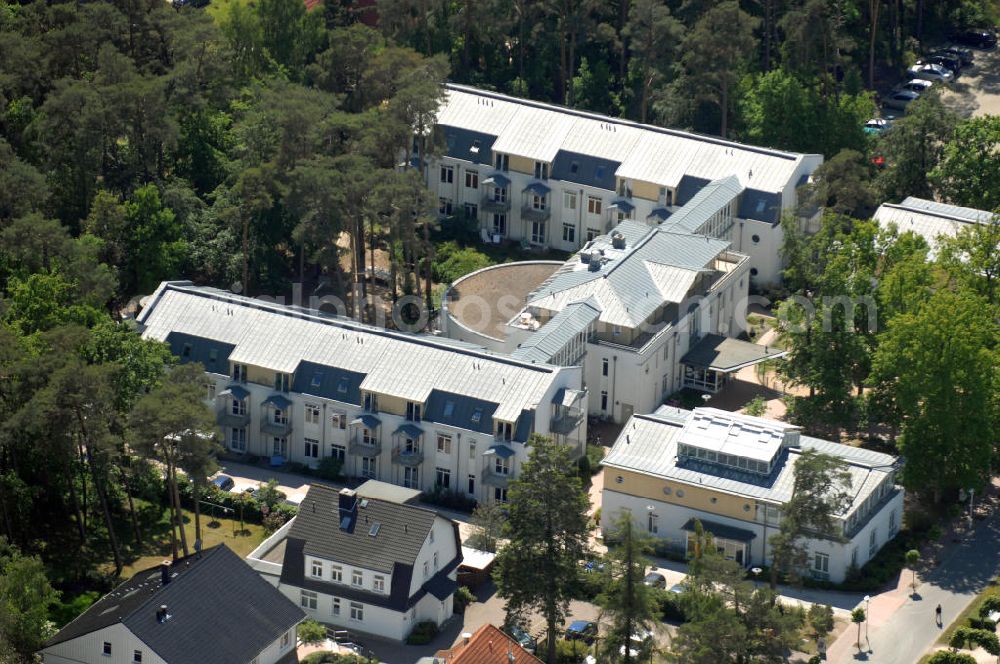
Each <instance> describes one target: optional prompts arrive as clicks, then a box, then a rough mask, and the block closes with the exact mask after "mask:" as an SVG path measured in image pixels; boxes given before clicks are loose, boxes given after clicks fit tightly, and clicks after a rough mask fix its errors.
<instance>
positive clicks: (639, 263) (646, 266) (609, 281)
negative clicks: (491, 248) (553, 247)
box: [528, 222, 729, 330]
mask: <svg viewBox="0 0 1000 664" xmlns="http://www.w3.org/2000/svg"><path fill="white" fill-rule="evenodd" d="M636 224H637V222H626V223H623V224H620V225H619V226H618V227H617V228H615V229H614V230H613V231H612V232H611V234H609V235H608V236H602V237H601V238H600V239H599V240H596V241H595V242H593V243H588V244H587V245H586V246H585V247H584V248H583V249H581V250H580V252H578V253H577V254H576V255H574V256H573V257H572V258H570V259H569V260H568V261H567V262H566V263H565V264H564V265H563V266H562V267H561V268H559V270H557V271H556V272H555V273H554V274H553V275H552V277H551V278H550V279H549V280H548V281H546V282H545V283H543V284H542V285H541V286H540V287H539V288H538V289H537V290H536V291H534V292H533V293H531V294H530V295H529V296H528V305H529V306H532V307H537V308H539V309H545V310H548V311H561V310H563V309H565V308H566V306H567V305H569V304H570V303H572V302H576V301H580V300H586V299H588V298H593V299H594V300H595V301H596V302H597V304H598V306H599V307H600V309H601V313H600V320H601V322H603V323H606V324H611V325H622V326H626V327H633V328H634V327H638V326H639V325H640V324H642V323H644V322H646V321H647V319H648V318H649V317H650V316H651V315H653V314H654V313H655V312H656V311H657V310H659V309H660V308H661V307H662V306H663V305H664V304H666V303H670V302H674V303H677V302H681V301H683V300H684V298H685V296H686V295H687V294H688V292H689V291H690V289H691V288H692V286H693V285H694V283H695V281H696V279H697V278H698V276H699V274H701V273H702V272H703V271H706V270H708V271H711V270H712V269H713V262H714V261H715V259H716V257H718V256H719V254H721V253H722V252H723V251H725V250H726V249H727V248H728V247H729V242H728V241H726V240H717V239H715V238H710V237H707V236H703V235H693V234H691V233H684V232H676V231H672V230H670V229H667V228H663V227H655V228H650V227H648V226H645V225H642V224H639V225H640V226H642V227H643V228H644V229H645V233H644V234H643V235H642V237H640V238H639V239H638V240H632V241H630V238H634V237H635V236H636V235H637V233H636V232H635V231H636V230H637V226H636ZM619 228H622V230H623V232H622V235H625V237H626V244H625V249H624V250H621V249H614V248H613V246H612V240H611V237H612V236H614V235H615V234H616V233H617V232H619V230H618V229H619ZM595 251H596V252H598V253H599V254H601V256H600V260H601V263H602V265H601V268H600V269H599V270H591V269H590V264H589V263H585V262H583V260H582V257H583V256H584V254H591V253H592V252H595ZM549 325H551V321H550V323H549V324H548V325H545V326H544V327H543V328H542V329H543V330H544V329H545V328H547V327H549Z"/></svg>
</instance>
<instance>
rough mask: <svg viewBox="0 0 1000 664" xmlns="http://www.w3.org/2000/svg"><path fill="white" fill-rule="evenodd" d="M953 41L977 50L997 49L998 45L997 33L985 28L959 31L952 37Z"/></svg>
mask: <svg viewBox="0 0 1000 664" xmlns="http://www.w3.org/2000/svg"><path fill="white" fill-rule="evenodd" d="M951 40H952V41H955V42H958V43H959V44H964V45H965V46H972V47H975V48H996V45H997V36H996V33H995V32H993V31H992V30H986V29H984V28H968V29H966V30H959V31H958V32H956V33H954V34H953V35H952V36H951Z"/></svg>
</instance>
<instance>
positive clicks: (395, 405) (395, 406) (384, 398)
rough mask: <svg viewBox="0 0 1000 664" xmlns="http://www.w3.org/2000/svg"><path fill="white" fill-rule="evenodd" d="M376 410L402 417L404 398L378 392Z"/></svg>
mask: <svg viewBox="0 0 1000 664" xmlns="http://www.w3.org/2000/svg"><path fill="white" fill-rule="evenodd" d="M378 410H379V412H380V413H389V414H390V415H399V416H400V417H403V416H405V415H406V399H400V398H399V397H391V396H388V395H385V394H380V395H378Z"/></svg>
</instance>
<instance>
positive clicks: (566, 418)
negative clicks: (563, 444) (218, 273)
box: [549, 407, 583, 435]
mask: <svg viewBox="0 0 1000 664" xmlns="http://www.w3.org/2000/svg"><path fill="white" fill-rule="evenodd" d="M582 421H583V409H581V408H565V407H560V408H556V409H555V414H554V415H553V416H552V420H551V421H550V422H549V430H550V431H551V432H552V433H556V434H560V435H566V434H570V433H573V432H574V431H576V428H577V427H578V426H580V422H582Z"/></svg>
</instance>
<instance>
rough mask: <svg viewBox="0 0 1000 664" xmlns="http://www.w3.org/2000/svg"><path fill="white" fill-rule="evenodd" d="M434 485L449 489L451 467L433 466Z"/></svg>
mask: <svg viewBox="0 0 1000 664" xmlns="http://www.w3.org/2000/svg"><path fill="white" fill-rule="evenodd" d="M442 480H443V481H442ZM434 486H439V487H441V488H443V489H450V488H451V469H450V468H435V469H434Z"/></svg>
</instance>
